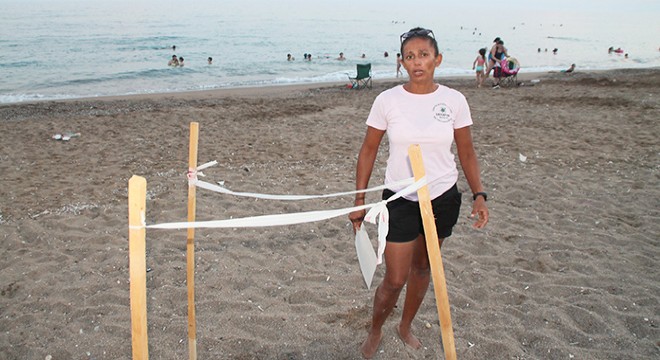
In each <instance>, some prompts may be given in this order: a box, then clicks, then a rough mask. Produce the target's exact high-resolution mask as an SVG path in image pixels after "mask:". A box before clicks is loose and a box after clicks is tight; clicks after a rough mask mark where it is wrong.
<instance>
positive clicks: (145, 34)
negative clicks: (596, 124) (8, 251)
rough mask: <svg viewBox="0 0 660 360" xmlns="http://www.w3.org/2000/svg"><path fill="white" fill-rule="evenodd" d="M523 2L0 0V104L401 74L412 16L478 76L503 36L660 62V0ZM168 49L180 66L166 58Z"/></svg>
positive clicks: (578, 55)
mask: <svg viewBox="0 0 660 360" xmlns="http://www.w3.org/2000/svg"><path fill="white" fill-rule="evenodd" d="M525 3H526V2H522V1H521V2H517V1H512V2H510V3H509V5H507V2H500V3H498V5H496V6H494V5H493V4H494V3H493V2H486V1H480V0H477V1H472V2H470V3H466V4H452V5H446V2H441V1H425V0H418V1H417V2H401V1H388V0H383V1H369V0H366V1H348V0H335V1H301V0H281V1H266V0H243V1H239V0H223V1H211V0H198V1H195V2H192V3H189V2H187V1H174V0H161V1H155V0H133V1H127V0H116V1H104V0H87V1H80V0H0V7H1V8H2V11H1V12H0V24H1V29H2V30H0V74H1V75H2V81H0V103H15V102H24V101H34V100H49V99H68V98H82V97H96V96H108V95H128V94H149V93H168V92H182V91H194V90H208V89H218V88H230V87H243V86H265V85H281V84H299V83H322V82H337V81H340V82H341V81H346V82H348V76H349V75H350V76H354V75H355V73H356V70H355V69H356V64H360V63H371V64H372V71H373V77H374V78H375V79H393V78H395V77H396V53H397V52H399V46H400V41H399V36H400V34H401V33H403V32H405V31H407V30H409V29H410V28H411V27H414V26H424V27H428V28H431V29H433V30H434V33H435V36H436V38H437V40H438V42H439V44H440V51H441V52H442V54H443V57H444V60H443V63H442V65H441V66H440V68H439V69H438V70H437V72H436V74H437V76H438V77H439V78H441V77H442V76H446V75H471V74H472V73H473V71H472V63H473V61H474V59H475V57H476V56H477V50H478V49H479V48H482V47H486V48H488V49H489V48H490V47H491V46H492V41H493V39H494V38H495V37H497V36H499V37H501V38H502V39H503V40H504V41H505V46H506V47H507V48H508V51H509V54H510V55H511V56H514V57H516V58H517V59H518V61H519V62H520V63H521V65H522V68H521V71H522V72H547V71H558V70H562V69H566V68H568V67H569V66H570V64H572V63H575V64H576V65H577V71H584V70H599V69H617V68H640V67H642V68H648V67H657V66H659V65H660V51H659V45H660V44H659V43H658V40H657V35H658V34H660V31H659V30H660V27H659V26H658V22H657V21H656V19H657V16H658V15H660V14H659V11H658V9H659V6H658V5H657V4H652V5H648V4H649V3H648V2H646V3H645V2H643V1H632V3H631V4H628V6H626V7H625V9H626V13H623V12H617V11H618V10H617V9H611V11H609V12H608V11H606V10H607V9H605V10H603V9H601V10H600V11H595V10H594V9H595V7H592V8H590V7H583V8H580V7H579V5H577V6H578V7H577V8H576V7H575V6H574V7H573V8H572V9H571V11H558V10H552V11H549V10H548V8H547V7H545V8H544V7H542V6H540V5H538V4H537V3H532V4H536V5H529V6H528V8H524V6H525V5H522V4H525ZM541 3H542V2H541ZM635 3H640V4H641V5H635V6H633V5H634V4H635ZM599 4H604V5H603V6H604V7H607V6H608V4H610V5H611V4H612V2H608V1H605V2H602V3H601V2H597V4H596V5H595V6H600V5H599ZM514 6H515V7H514ZM619 6H620V5H619ZM494 7H495V9H494ZM494 12H496V13H498V14H499V15H497V16H494ZM173 45H174V46H176V49H175V50H173V49H172V46H173ZM610 46H613V47H615V48H618V47H621V48H623V49H624V52H625V53H628V54H629V55H628V57H627V58H626V57H625V56H624V54H608V52H607V49H608V48H609V47H610ZM555 48H557V49H558V51H557V53H556V54H554V53H553V51H552V50H553V49H555ZM539 49H540V52H539ZM546 49H547V50H546ZM340 52H343V53H344V55H345V57H346V58H347V60H345V61H338V60H336V58H337V57H338V55H339V53H340ZM385 52H387V53H388V54H389V56H388V57H385V56H384V54H385ZM305 53H308V54H311V55H312V60H311V61H305V60H304V59H303V56H304V54H305ZM287 54H291V55H292V56H293V57H294V58H295V60H293V61H287ZM362 54H364V57H362ZM172 55H176V56H177V57H179V56H181V57H184V59H185V66H183V67H170V66H168V65H167V62H168V60H169V59H170V58H171V57H172ZM208 57H212V58H213V62H212V64H208V63H207V58H208Z"/></svg>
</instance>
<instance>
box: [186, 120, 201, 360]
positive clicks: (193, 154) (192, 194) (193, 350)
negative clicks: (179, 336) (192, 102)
mask: <svg viewBox="0 0 660 360" xmlns="http://www.w3.org/2000/svg"><path fill="white" fill-rule="evenodd" d="M198 139H199V123H196V122H191V123H190V145H189V150H188V168H189V171H194V170H196V169H197V143H198ZM196 190H197V187H195V186H194V185H190V186H188V222H193V221H195V209H196V204H197V198H196ZM186 262H187V276H186V282H187V284H188V357H189V359H190V360H197V325H196V324H195V229H194V228H188V241H187V243H186Z"/></svg>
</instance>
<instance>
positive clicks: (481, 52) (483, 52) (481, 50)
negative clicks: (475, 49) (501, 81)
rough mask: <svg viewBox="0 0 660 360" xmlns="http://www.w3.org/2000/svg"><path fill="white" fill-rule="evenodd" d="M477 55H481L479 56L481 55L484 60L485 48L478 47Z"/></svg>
mask: <svg viewBox="0 0 660 360" xmlns="http://www.w3.org/2000/svg"><path fill="white" fill-rule="evenodd" d="M479 55H481V57H482V58H483V59H484V60H486V48H481V49H479Z"/></svg>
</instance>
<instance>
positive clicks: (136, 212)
mask: <svg viewBox="0 0 660 360" xmlns="http://www.w3.org/2000/svg"><path fill="white" fill-rule="evenodd" d="M146 208H147V180H145V179H144V178H143V177H140V176H133V177H131V179H130V180H129V181H128V252H129V259H128V262H129V263H128V268H129V270H130V279H131V284H130V299H131V335H132V338H133V340H132V347H133V359H136V360H147V359H149V346H148V341H147V255H146V245H145V232H146V231H145V228H144V217H145V214H146Z"/></svg>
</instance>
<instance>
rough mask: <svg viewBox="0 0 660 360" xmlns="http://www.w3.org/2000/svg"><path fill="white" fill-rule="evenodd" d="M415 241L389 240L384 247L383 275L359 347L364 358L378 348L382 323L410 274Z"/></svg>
mask: <svg viewBox="0 0 660 360" xmlns="http://www.w3.org/2000/svg"><path fill="white" fill-rule="evenodd" d="M416 242H417V240H415V241H410V242H407V243H391V242H390V243H387V246H386V247H385V277H384V278H383V282H381V284H380V285H379V286H378V289H376V295H375V296H374V309H373V316H372V319H371V328H370V329H369V335H368V336H367V339H366V340H365V341H364V342H363V343H362V346H361V347H360V351H361V352H362V356H364V358H366V359H371V358H372V357H373V356H374V354H375V353H376V350H378V345H379V344H380V340H381V337H382V328H383V324H384V323H385V320H387V317H388V316H389V315H390V313H391V312H392V309H393V308H394V306H395V305H396V301H397V300H398V298H399V294H400V293H401V289H403V286H404V285H405V284H406V280H407V279H408V276H409V274H410V266H411V263H412V261H413V255H414V253H415V247H416Z"/></svg>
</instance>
